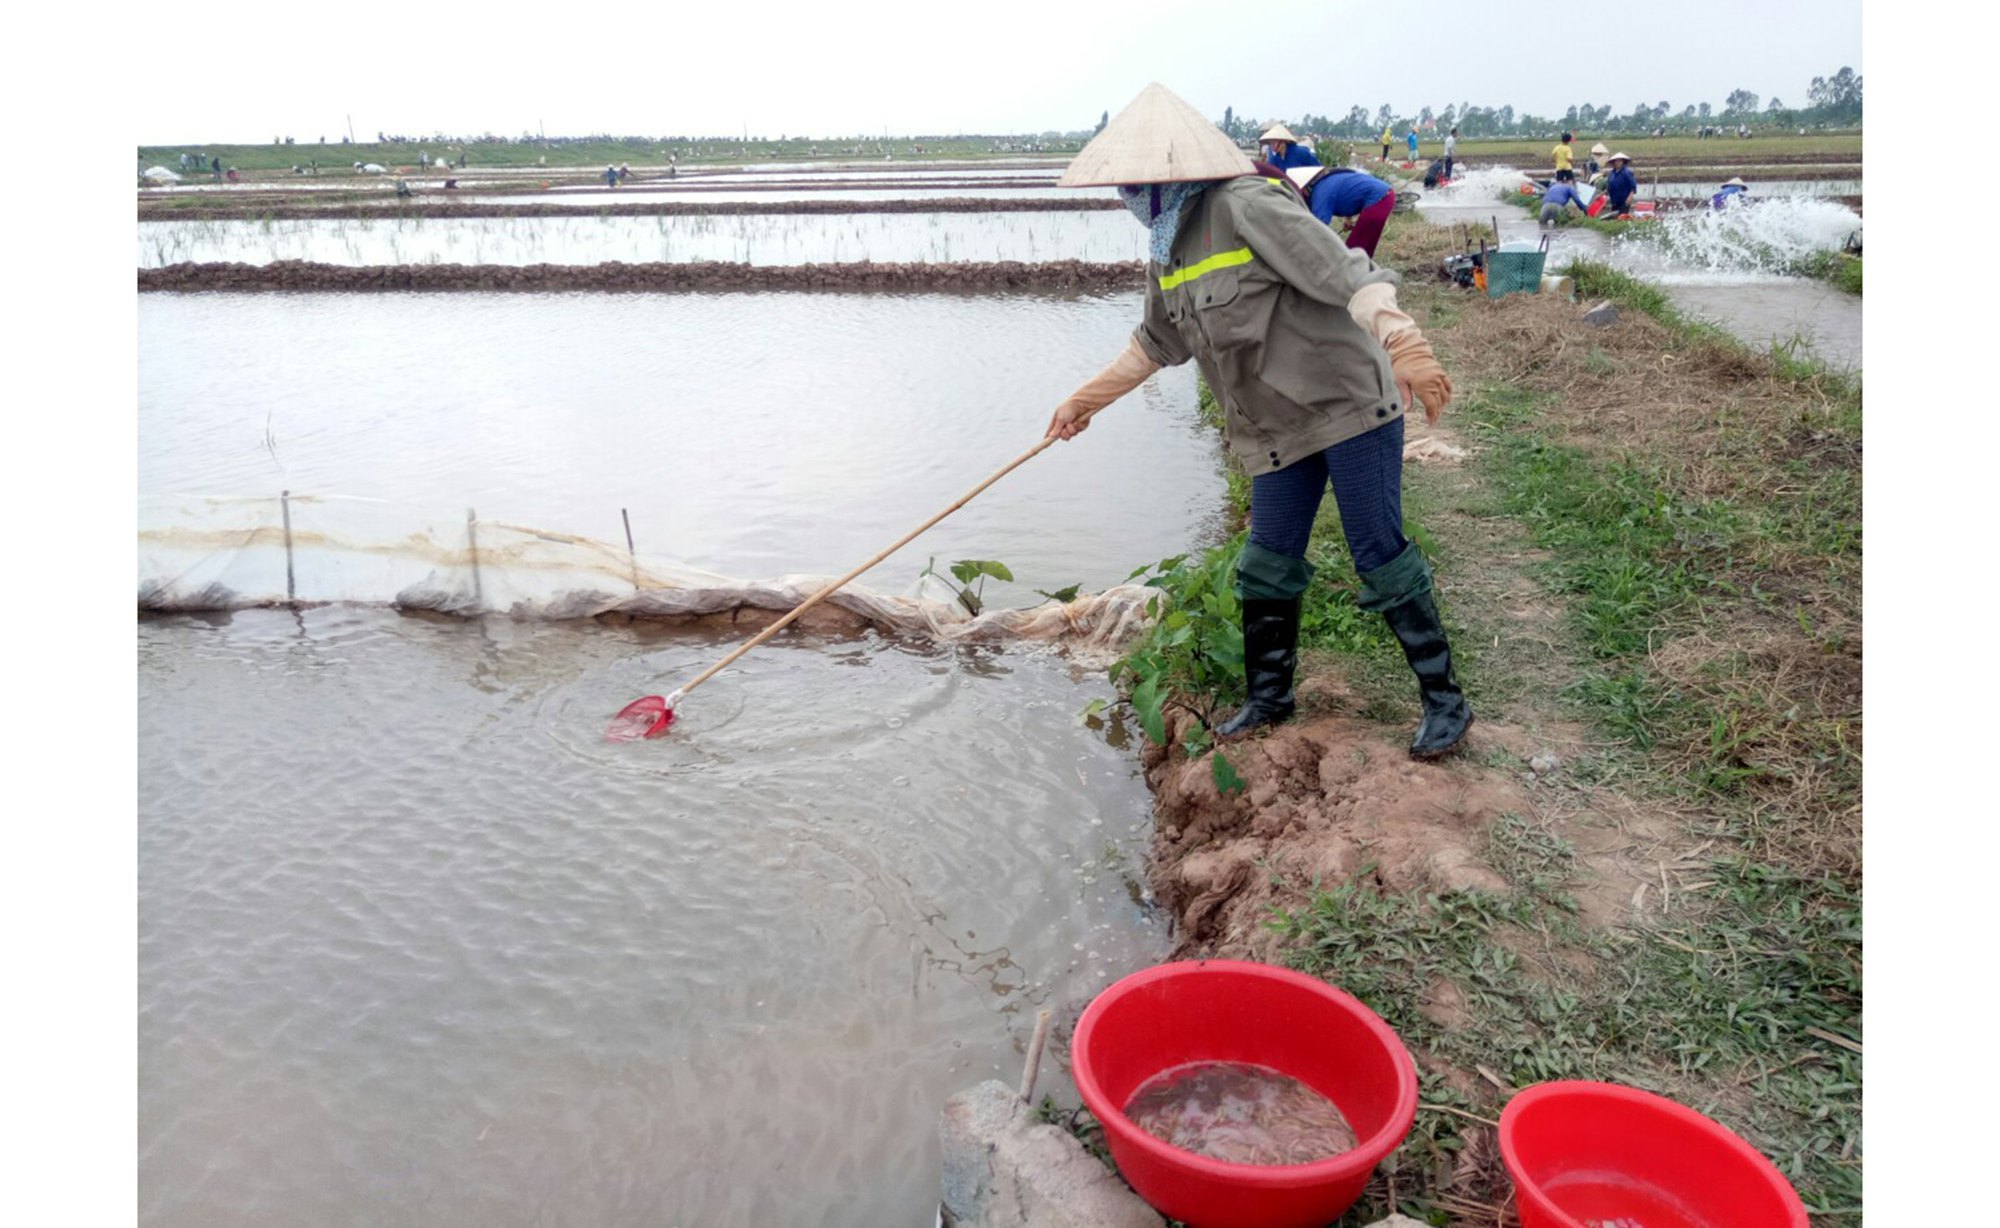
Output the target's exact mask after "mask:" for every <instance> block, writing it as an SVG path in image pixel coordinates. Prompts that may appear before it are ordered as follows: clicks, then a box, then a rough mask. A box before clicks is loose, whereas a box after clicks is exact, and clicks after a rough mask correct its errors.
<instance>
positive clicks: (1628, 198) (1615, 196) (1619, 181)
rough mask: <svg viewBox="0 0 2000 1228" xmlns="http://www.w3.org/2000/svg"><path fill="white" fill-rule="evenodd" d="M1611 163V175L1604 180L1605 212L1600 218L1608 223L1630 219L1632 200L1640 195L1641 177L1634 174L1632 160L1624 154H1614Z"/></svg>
mask: <svg viewBox="0 0 2000 1228" xmlns="http://www.w3.org/2000/svg"><path fill="white" fill-rule="evenodd" d="M1609 163H1610V166H1611V173H1610V174H1609V175H1607V176H1606V177H1605V179H1604V211H1603V212H1602V213H1600V214H1598V216H1599V217H1601V218H1603V219H1605V220H1606V221H1609V220H1611V219H1612V218H1617V217H1624V218H1630V217H1631V216H1632V198H1633V197H1635V196H1637V195H1638V194H1639V177H1638V176H1637V175H1635V174H1633V173H1632V159H1631V158H1629V157H1627V156H1626V155H1624V154H1623V153H1615V154H1612V155H1611V157H1610V159H1609Z"/></svg>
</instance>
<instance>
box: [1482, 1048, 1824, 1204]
mask: <svg viewBox="0 0 2000 1228" xmlns="http://www.w3.org/2000/svg"><path fill="white" fill-rule="evenodd" d="M1500 1158H1501V1159H1502V1160H1504V1161H1505V1162H1506V1165H1507V1171H1508V1172H1509V1173H1510V1174H1512V1176H1513V1178H1514V1194H1515V1200H1516V1202H1517V1203H1518V1205H1519V1209H1520V1214H1521V1228H1598V1226H1599V1225H1609V1224H1620V1223H1631V1224H1636V1225H1643V1228H1806V1208H1805V1204H1804V1203H1802V1202H1800V1201H1799V1196H1798V1193H1797V1192H1796V1191H1794V1190H1793V1189H1792V1187H1791V1183H1790V1182H1787V1181H1786V1180H1785V1178H1784V1175H1783V1174H1782V1173H1780V1172H1779V1171H1778V1170H1777V1168H1776V1166H1774V1165H1773V1164H1772V1163H1771V1162H1770V1161H1769V1160H1767V1159H1765V1158H1764V1157H1763V1156H1762V1155H1761V1154H1759V1153H1758V1151H1757V1149H1756V1148H1755V1147H1752V1146H1751V1145H1750V1144H1748V1143H1746V1142H1744V1141H1743V1140H1742V1139H1741V1138H1739V1137H1738V1136H1737V1135H1736V1134H1735V1133H1734V1132H1733V1131H1731V1130H1730V1129H1728V1128H1727V1127H1726V1126H1723V1125H1722V1124H1720V1123H1718V1122H1714V1121H1711V1120H1709V1119H1708V1118H1706V1117H1703V1116H1702V1115H1701V1114H1700V1113H1697V1112H1695V1111H1694V1110H1693V1109H1690V1108H1687V1107H1686V1106H1684V1105H1679V1104H1675V1103H1674V1102H1673V1101H1671V1100H1668V1099H1666V1098H1665V1097H1663V1096H1655V1095H1653V1094H1652V1093H1651V1092H1642V1091H1639V1090H1638V1089H1636V1088H1631V1087H1619V1086H1618V1085H1616V1084H1613V1083H1586V1082H1580V1081H1572V1082H1562V1083H1539V1084H1536V1085H1535V1086H1534V1087H1531V1088H1528V1089H1527V1090H1526V1091H1524V1092H1521V1093H1520V1094H1519V1095H1517V1096H1515V1097H1514V1098H1513V1099H1512V1100H1509V1101H1508V1102H1507V1107H1506V1108H1505V1109H1504V1110H1502V1111H1501V1113H1500Z"/></svg>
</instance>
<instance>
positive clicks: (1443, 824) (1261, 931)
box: [1143, 675, 1531, 962]
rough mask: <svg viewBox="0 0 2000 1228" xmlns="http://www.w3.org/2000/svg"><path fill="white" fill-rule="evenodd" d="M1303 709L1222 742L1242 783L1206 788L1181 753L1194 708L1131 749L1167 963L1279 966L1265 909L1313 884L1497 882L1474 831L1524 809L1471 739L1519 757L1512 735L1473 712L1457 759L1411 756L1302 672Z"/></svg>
mask: <svg viewBox="0 0 2000 1228" xmlns="http://www.w3.org/2000/svg"><path fill="white" fill-rule="evenodd" d="M1303 688H1304V689H1303V690H1302V692H1301V699H1302V701H1303V702H1304V703H1305V704H1306V705H1307V707H1308V709H1309V710H1313V711H1314V714H1313V715H1310V716H1302V717H1300V718H1299V719H1297V720H1295V721H1293V722H1291V723H1289V724H1286V725H1283V726H1280V727H1278V728H1276V729H1273V730H1270V731H1269V732H1267V733H1263V734H1260V735H1258V736H1256V737H1253V738H1251V739H1249V740H1247V741H1243V742H1239V743H1235V744H1232V745H1227V746H1225V747H1223V753H1224V754H1225V755H1226V756H1227V757H1228V759H1229V762H1230V764H1231V766H1232V767H1234V768H1235V769H1236V771H1237V772H1238V774H1239V775H1241V776H1242V778H1243V781H1244V784H1245V788H1244V789H1243V790H1242V791H1241V792H1238V793H1235V794H1233V795H1230V796H1226V797H1225V796H1224V795H1223V794H1221V793H1220V792H1219V791H1218V790H1217V789H1216V787H1215V780H1214V775H1213V768H1212V765H1211V764H1210V757H1211V754H1210V753H1204V754H1201V755H1197V756H1195V757H1193V758H1192V759H1190V758H1189V757H1188V755H1187V753H1186V751H1185V750H1184V749H1183V747H1182V741H1183V738H1184V737H1185V735H1187V734H1188V733H1190V732H1192V731H1193V727H1194V724H1195V720H1194V718H1193V717H1192V716H1191V715H1189V714H1187V713H1184V712H1177V713H1173V714H1171V715H1170V716H1169V720H1168V728H1167V735H1168V736H1167V744H1166V745H1165V746H1155V745H1151V744H1147V745H1146V747H1145V749H1144V754H1143V757H1144V762H1145V766H1146V783H1147V785H1148V786H1149V787H1151V789H1152V790H1153V816H1154V832H1153V849H1152V865H1153V869H1152V873H1151V876H1150V877H1151V881H1152V885H1153V890H1154V892H1155V895H1156V897H1157V898H1158V900H1159V902H1160V905H1161V906H1162V907H1163V908H1165V909H1167V910H1168V912H1169V915H1170V916H1171V917H1172V932H1173V935H1174V953H1173V955H1174V958H1176V959H1183V958H1198V957H1204V956H1218V957H1228V958H1237V959H1258V960H1263V961H1266V962H1282V960H1283V941H1282V939H1281V938H1280V936H1279V935H1278V934H1277V933H1276V932H1275V931H1274V930H1272V929H1271V928H1270V926H1269V925H1268V922H1269V921H1270V919H1271V911H1272V909H1273V908H1274V907H1276V908H1285V909H1297V908H1301V907H1303V906H1304V905H1305V904H1306V903H1307V902H1308V901H1309V899H1310V895H1309V887H1310V884H1313V883H1328V884H1331V883H1339V882H1345V881H1347V880H1349V879H1351V878H1353V877H1354V876H1355V875H1356V874H1358V873H1361V872H1362V871H1363V870H1364V869H1365V868H1368V867H1370V866H1372V869H1369V870H1368V873H1369V874H1370V875H1371V876H1372V878H1373V880H1374V881H1375V882H1376V883H1377V885H1379V886H1380V887H1381V888H1383V889H1384V890H1387V891H1422V892H1445V891H1464V890H1484V891H1504V890H1506V889H1507V881H1506V879H1504V878H1503V877H1502V876H1501V875H1500V873H1499V872H1498V871H1497V870H1495V869H1493V868H1492V867H1491V866H1489V865H1487V864H1486V862H1485V861H1484V860H1482V855H1481V853H1480V851H1479V850H1481V849H1483V848H1484V847H1485V845H1486V843H1487V839H1486V832H1487V828H1488V826H1489V825H1490V824H1491V823H1492V821H1493V820H1494V819H1495V818H1496V817H1497V816H1499V815H1502V814H1506V813H1509V812H1519V811H1521V810H1523V809H1524V808H1525V807H1526V806H1527V805H1528V801H1527V797H1526V794H1525V791H1524V789H1523V787H1522V785H1521V782H1520V781H1519V780H1518V779H1517V778H1516V777H1514V776H1511V775H1509V774H1507V773H1505V772H1501V771H1490V770H1488V769H1485V768H1481V767H1477V766H1474V765H1473V764H1472V763H1470V762H1468V760H1469V759H1472V758H1475V757H1477V752H1478V751H1479V750H1480V749H1482V748H1485V749H1492V748H1500V749H1505V750H1510V751H1513V752H1514V753H1515V754H1517V755H1523V756H1525V755H1526V754H1528V753H1531V748H1528V747H1527V744H1526V742H1525V741H1524V740H1523V739H1524V738H1525V737H1526V736H1527V735H1525V734H1524V733H1522V732H1521V731H1518V730H1516V729H1513V728H1512V727H1509V726H1504V725H1500V724H1497V723H1495V722H1491V721H1481V722H1480V723H1479V724H1478V725H1476V726H1474V728H1473V731H1472V733H1471V734H1470V735H1468V736H1469V737H1470V738H1471V739H1472V741H1470V742H1469V743H1468V746H1470V747H1472V748H1473V753H1471V754H1467V755H1463V756H1459V757H1458V758H1457V760H1456V761H1455V762H1452V763H1450V764H1447V765H1440V764H1426V763H1418V762H1416V761H1414V760H1412V759H1411V758H1410V756H1409V753H1408V751H1407V749H1406V746H1405V742H1404V741H1403V740H1402V739H1403V738H1405V737H1407V734H1406V732H1405V731H1403V730H1400V729H1399V728H1395V727H1390V726H1385V725H1383V724H1382V723H1380V722H1378V721H1372V720H1368V719H1366V718H1365V717H1364V716H1362V715H1361V713H1360V711H1359V705H1358V703H1357V702H1356V701H1355V700H1354V698H1353V696H1352V695H1350V694H1349V693H1347V691H1346V690H1345V688H1344V686H1343V685H1342V684H1341V683H1340V681H1339V680H1338V679H1337V678H1330V677H1326V676H1324V675H1321V676H1317V677H1310V678H1307V679H1305V680H1304V681H1303Z"/></svg>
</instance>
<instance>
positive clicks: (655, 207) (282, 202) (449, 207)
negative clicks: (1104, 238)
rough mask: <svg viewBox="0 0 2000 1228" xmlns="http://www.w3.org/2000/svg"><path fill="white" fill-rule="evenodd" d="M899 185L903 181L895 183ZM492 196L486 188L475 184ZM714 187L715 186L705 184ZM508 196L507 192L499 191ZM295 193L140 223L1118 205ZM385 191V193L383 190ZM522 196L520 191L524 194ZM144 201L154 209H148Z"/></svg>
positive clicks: (994, 199)
mask: <svg viewBox="0 0 2000 1228" xmlns="http://www.w3.org/2000/svg"><path fill="white" fill-rule="evenodd" d="M899 186H901V185H899ZM476 190H478V191H480V192H482V193H485V194H488V195H492V194H495V193H494V192H492V190H490V189H476ZM708 190H711V191H714V190H718V189H708ZM497 194H499V195H510V194H511V193H505V192H502V193H497ZM300 195H301V194H300V193H297V192H293V193H289V194H284V193H276V192H272V193H262V194H257V195H254V196H249V195H246V196H244V197H240V198H233V199H231V200H228V201H223V202H218V203H216V204H212V205H210V204H203V205H198V206H189V207H186V208H173V207H168V206H163V205H159V204H154V203H152V202H148V201H141V202H140V208H139V220H140V221H142V222H168V221H193V222H214V221H226V220H229V219H231V218H236V219H243V218H259V219H261V218H265V217H272V218H285V219H288V220H298V221H338V220H347V219H355V218H382V217H393V218H426V219H429V218H467V217H568V218H576V217H684V216H685V217H712V216H716V215H718V214H760V215H792V214H820V213H829V214H855V213H1065V212H1091V211H1095V210H1108V209H1123V208H1124V207H1125V206H1124V205H1122V204H1120V203H1119V202H1118V201H1117V200H1116V199H1115V198H1112V199H1107V198H1105V197H1102V196H1060V197H1033V198H1030V197H998V196H950V197H942V198H939V199H936V200H717V201H704V200H701V199H699V198H696V199H690V200H653V201H613V200H606V201H605V202H604V203H603V204H596V205H591V206H588V207H578V206H576V205H558V204H552V203H550V202H547V201H524V202H523V203H521V204H498V203H494V202H491V201H476V202H464V203H461V202H458V201H454V200H451V199H450V198H449V197H448V196H444V197H439V196H434V195H432V196H429V198H427V199H425V198H422V197H423V196H425V195H427V194H420V199H419V200H417V201H414V202H404V201H392V200H388V199H384V200H377V201H370V200H361V201H353V202H350V203H346V204H325V203H316V202H313V201H310V200H304V201H302V200H300V199H299V197H300ZM384 195H385V196H386V194H384ZM524 195H525V194H524ZM149 205H150V206H151V207H149Z"/></svg>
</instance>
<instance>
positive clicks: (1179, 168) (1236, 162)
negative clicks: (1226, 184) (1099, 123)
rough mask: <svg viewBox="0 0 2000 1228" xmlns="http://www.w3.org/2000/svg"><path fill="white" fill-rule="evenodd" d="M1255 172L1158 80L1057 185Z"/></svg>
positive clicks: (1095, 139) (1086, 148) (1222, 176)
mask: <svg viewBox="0 0 2000 1228" xmlns="http://www.w3.org/2000/svg"><path fill="white" fill-rule="evenodd" d="M1256 171H1257V168H1256V166H1255V165H1253V164H1252V163H1251V161H1250V159H1249V158H1248V157H1246V156H1244V154H1243V151H1242V150H1240V149H1238V148H1236V142H1234V141H1232V140H1230V139H1229V138H1228V137H1226V136H1224V135H1223V134H1222V129H1220V128H1217V127H1216V126H1215V125H1214V124H1213V123H1211V122H1209V121H1208V120H1207V119H1205V118H1204V117H1203V116H1202V114H1201V112H1199V111H1197V110H1195V109H1194V108H1193V107H1191V106H1189V105H1188V104H1187V103H1186V102H1185V101H1183V100H1182V99H1181V98H1180V97H1179V96H1178V95H1176V94H1175V93H1174V92H1173V91H1172V90H1169V89H1168V88H1167V87H1166V86H1164V85H1161V84H1160V83H1159V82H1157V81H1155V82H1154V83H1153V84H1151V85H1149V86H1147V87H1146V88H1145V89H1143V90H1141V91H1139V96H1138V97H1137V98H1135V99H1133V100H1132V102H1131V105H1129V106H1127V107H1126V108H1125V109H1124V110H1123V111H1120V112H1119V113H1118V114H1117V115H1114V116H1113V117H1112V118H1111V122H1110V123H1108V124H1106V125H1104V131H1102V132H1100V133H1098V134H1097V135H1096V136H1094V137H1092V138H1091V140H1090V143H1089V144H1088V145H1085V146H1084V147H1083V148H1082V150H1080V151H1079V152H1078V153H1077V155H1076V157H1074V158H1072V159H1070V163H1069V167H1068V169H1066V170H1064V171H1063V173H1062V178H1060V179H1058V180H1056V186H1057V187H1063V188H1091V187H1108V186H1111V185H1113V184H1122V183H1182V182H1186V181H1189V180H1196V179H1231V178H1234V177H1235V176H1237V175H1251V174H1255V173H1256Z"/></svg>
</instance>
